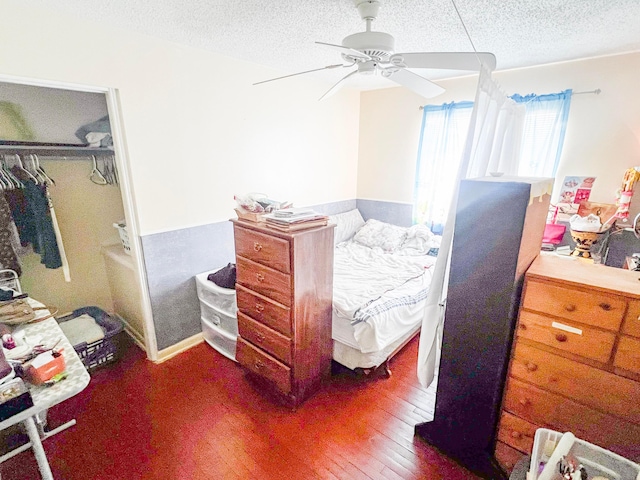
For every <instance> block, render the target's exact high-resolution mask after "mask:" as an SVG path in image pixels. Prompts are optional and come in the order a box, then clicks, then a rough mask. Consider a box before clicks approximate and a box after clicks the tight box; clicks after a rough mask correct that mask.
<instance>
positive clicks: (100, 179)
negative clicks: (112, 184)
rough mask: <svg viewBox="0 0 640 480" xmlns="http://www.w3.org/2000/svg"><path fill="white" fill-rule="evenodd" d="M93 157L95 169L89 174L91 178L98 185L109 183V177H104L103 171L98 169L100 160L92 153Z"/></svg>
mask: <svg viewBox="0 0 640 480" xmlns="http://www.w3.org/2000/svg"><path fill="white" fill-rule="evenodd" d="M91 159H92V160H93V170H91V174H89V180H91V181H92V182H93V183H95V184H96V185H107V183H108V182H107V179H106V178H104V176H103V175H102V172H100V170H98V161H97V160H96V156H95V155H91Z"/></svg>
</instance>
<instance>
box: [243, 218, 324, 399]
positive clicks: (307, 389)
mask: <svg viewBox="0 0 640 480" xmlns="http://www.w3.org/2000/svg"><path fill="white" fill-rule="evenodd" d="M232 222H233V224H234V238H235V249H236V266H237V280H236V282H237V283H236V295H237V301H238V331H239V337H238V344H237V349H236V359H237V360H238V362H239V363H240V364H241V365H242V366H243V367H244V368H245V369H246V370H247V371H248V372H250V375H251V376H252V377H253V378H254V379H257V380H258V381H259V384H260V385H262V386H264V387H265V388H267V389H269V390H270V391H272V392H275V393H276V394H278V397H280V398H281V399H283V400H285V402H286V403H287V404H289V405H290V406H292V407H296V406H297V405H299V404H300V403H301V402H302V401H303V400H304V399H305V398H307V397H308V396H309V395H310V394H311V393H313V392H314V391H315V390H317V389H318V387H319V386H320V384H321V383H322V381H323V380H325V379H326V378H328V377H329V375H330V373H331V357H332V346H333V345H332V340H331V309H332V306H331V304H332V295H333V228H334V226H333V225H330V226H325V227H319V228H311V229H309V230H302V231H297V232H294V233H281V232H276V231H273V230H271V229H269V228H267V227H266V226H263V225H261V224H258V223H249V222H244V221H241V220H232Z"/></svg>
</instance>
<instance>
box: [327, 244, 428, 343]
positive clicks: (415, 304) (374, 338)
mask: <svg viewBox="0 0 640 480" xmlns="http://www.w3.org/2000/svg"><path fill="white" fill-rule="evenodd" d="M435 261H436V258H435V257H432V256H428V255H415V256H404V255H396V254H390V253H384V252H383V250H382V249H380V248H373V249H372V248H369V247H365V246H363V245H360V244H359V243H356V242H345V243H341V244H338V245H337V246H336V249H335V257H334V287H333V308H334V315H333V317H334V327H333V331H334V333H333V338H334V339H335V340H338V341H341V342H342V343H345V344H347V345H350V346H352V347H357V348H358V349H359V350H360V351H361V352H362V353H371V352H376V351H380V350H383V349H385V348H386V347H388V346H389V345H390V344H392V343H394V342H396V341H398V339H400V338H401V337H402V336H403V335H405V334H406V333H407V331H409V330H411V329H413V328H415V327H416V325H417V324H419V323H420V322H421V320H422V315H421V312H422V308H423V307H424V302H425V301H426V295H427V290H428V287H429V284H430V282H431V275H432V267H433V265H434V264H435ZM338 322H343V323H338ZM348 324H350V325H348ZM350 330H351V331H352V332H353V335H352V337H353V340H352V339H351V336H350V335H349V331H350ZM353 341H355V344H356V345H354V344H353Z"/></svg>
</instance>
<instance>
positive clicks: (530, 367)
mask: <svg viewBox="0 0 640 480" xmlns="http://www.w3.org/2000/svg"><path fill="white" fill-rule="evenodd" d="M526 367H527V370H528V371H530V372H535V371H536V370H538V365H536V364H535V363H533V362H527V365H526Z"/></svg>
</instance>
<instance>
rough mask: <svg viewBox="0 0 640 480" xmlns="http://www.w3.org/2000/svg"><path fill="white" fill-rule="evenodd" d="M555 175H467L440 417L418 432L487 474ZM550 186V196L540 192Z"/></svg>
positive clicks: (496, 473)
mask: <svg viewBox="0 0 640 480" xmlns="http://www.w3.org/2000/svg"><path fill="white" fill-rule="evenodd" d="M550 184H551V179H526V178H519V177H500V178H493V177H487V178H481V179H470V180H463V181H462V182H461V184H460V193H459V196H458V203H457V208H456V221H455V227H454V228H455V229H454V237H453V246H452V252H451V265H450V271H449V282H448V292H447V301H446V307H445V320H444V330H443V340H442V355H441V359H440V367H439V373H438V388H437V395H436V407H435V415H434V421H433V422H428V423H422V424H420V425H417V426H416V435H417V436H418V437H420V438H422V439H424V440H425V441H427V442H428V443H430V444H432V445H434V446H436V447H437V448H439V449H440V450H441V451H442V452H443V453H445V454H447V455H449V456H451V457H453V458H455V459H456V460H457V461H459V462H460V463H461V464H462V465H464V466H466V467H467V468H469V469H470V470H471V471H473V472H475V473H477V474H479V475H481V476H483V477H484V478H490V479H499V478H503V477H504V474H503V473H502V471H501V470H500V469H499V467H498V466H497V464H496V463H495V460H494V459H493V450H494V447H495V442H496V433H497V424H498V420H499V413H500V406H501V401H502V393H503V388H504V384H505V379H506V372H507V366H508V361H509V355H510V351H511V344H512V340H513V331H514V327H515V322H516V317H517V313H518V306H519V302H520V293H521V289H522V282H523V279H524V273H525V271H526V269H527V268H528V267H529V265H530V264H531V263H532V262H533V260H534V259H535V257H536V256H537V255H538V254H539V253H540V245H541V243H542V233H543V230H544V225H545V221H546V215H547V212H548V208H549V195H548V194H546V190H547V189H546V188H544V186H548V185H550ZM541 192H545V194H544V195H540V196H536V195H539V194H540V193H541Z"/></svg>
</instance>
